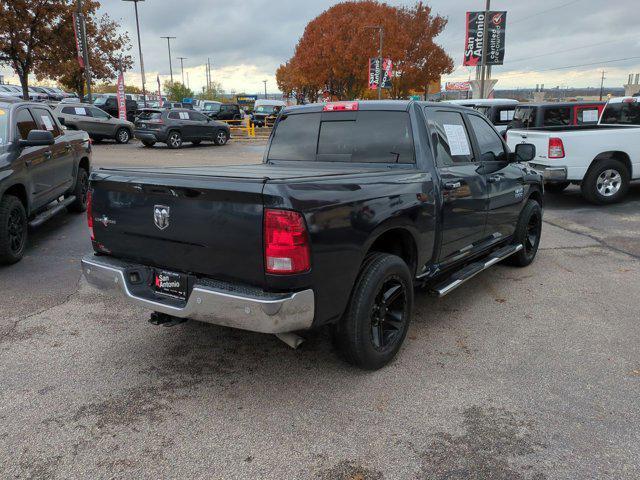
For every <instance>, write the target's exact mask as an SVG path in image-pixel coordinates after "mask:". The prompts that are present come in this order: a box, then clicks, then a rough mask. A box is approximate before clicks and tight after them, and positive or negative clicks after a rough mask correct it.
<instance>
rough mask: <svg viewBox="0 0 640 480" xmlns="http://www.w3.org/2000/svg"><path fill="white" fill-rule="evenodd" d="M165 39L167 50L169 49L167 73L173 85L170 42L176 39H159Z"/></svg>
mask: <svg viewBox="0 0 640 480" xmlns="http://www.w3.org/2000/svg"><path fill="white" fill-rule="evenodd" d="M160 38H166V39H167V48H168V49H169V73H170V74H171V83H173V68H172V67H171V40H175V38H176V37H160Z"/></svg>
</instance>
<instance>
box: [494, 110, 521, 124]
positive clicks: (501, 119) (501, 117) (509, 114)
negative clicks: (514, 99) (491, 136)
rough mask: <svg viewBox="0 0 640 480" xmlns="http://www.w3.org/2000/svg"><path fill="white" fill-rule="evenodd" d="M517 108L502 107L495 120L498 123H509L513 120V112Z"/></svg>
mask: <svg viewBox="0 0 640 480" xmlns="http://www.w3.org/2000/svg"><path fill="white" fill-rule="evenodd" d="M515 111H516V109H515V108H513V107H512V108H501V109H499V111H498V115H497V117H498V118H497V119H496V121H495V122H494V123H495V124H496V125H507V124H508V123H509V122H510V121H511V120H513V114H514V113H515Z"/></svg>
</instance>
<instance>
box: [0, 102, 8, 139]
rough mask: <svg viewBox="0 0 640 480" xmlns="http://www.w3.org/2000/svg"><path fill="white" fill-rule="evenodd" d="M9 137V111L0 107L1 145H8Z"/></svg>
mask: <svg viewBox="0 0 640 480" xmlns="http://www.w3.org/2000/svg"><path fill="white" fill-rule="evenodd" d="M8 137H9V110H6V109H4V108H2V107H0V145H4V144H5V143H7V141H8Z"/></svg>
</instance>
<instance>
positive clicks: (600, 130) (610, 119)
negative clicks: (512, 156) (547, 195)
mask: <svg viewBox="0 0 640 480" xmlns="http://www.w3.org/2000/svg"><path fill="white" fill-rule="evenodd" d="M639 100H640V99H639V98H638V97H619V98H612V99H611V100H609V102H607V105H606V106H605V108H604V110H603V111H602V115H600V120H599V121H598V124H597V125H584V126H573V127H561V128H557V127H541V128H531V129H527V130H520V129H513V130H507V144H508V145H509V147H510V148H511V149H513V148H515V146H516V145H517V144H518V143H532V144H534V145H535V146H536V152H537V153H536V157H535V158H534V159H533V160H532V161H531V162H529V165H530V166H531V167H532V168H534V169H535V170H538V171H541V172H542V174H543V176H544V180H545V188H546V190H548V191H550V192H561V191H563V190H564V189H565V188H567V186H569V184H571V183H574V184H579V185H580V186H581V189H582V195H583V196H584V198H586V199H587V200H588V201H590V202H592V203H596V204H607V203H615V202H618V201H620V200H621V199H622V198H623V197H624V196H625V195H626V193H627V191H628V190H629V183H630V182H631V180H635V179H640V102H639Z"/></svg>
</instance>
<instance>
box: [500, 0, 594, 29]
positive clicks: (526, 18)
mask: <svg viewBox="0 0 640 480" xmlns="http://www.w3.org/2000/svg"><path fill="white" fill-rule="evenodd" d="M580 1H583V0H572V1H571V2H567V3H563V4H562V5H557V6H555V7H553V8H548V9H546V10H541V11H539V12H538V13H534V14H533V15H529V16H527V17H523V18H519V19H518V20H515V21H513V22H509V23H510V24H511V25H513V24H514V23H520V22H524V21H525V20H529V19H530V18H533V17H538V16H540V15H542V14H544V13H547V12H551V11H553V10H557V9H559V8H562V7H566V6H569V5H572V4H574V3H578V2H580Z"/></svg>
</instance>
